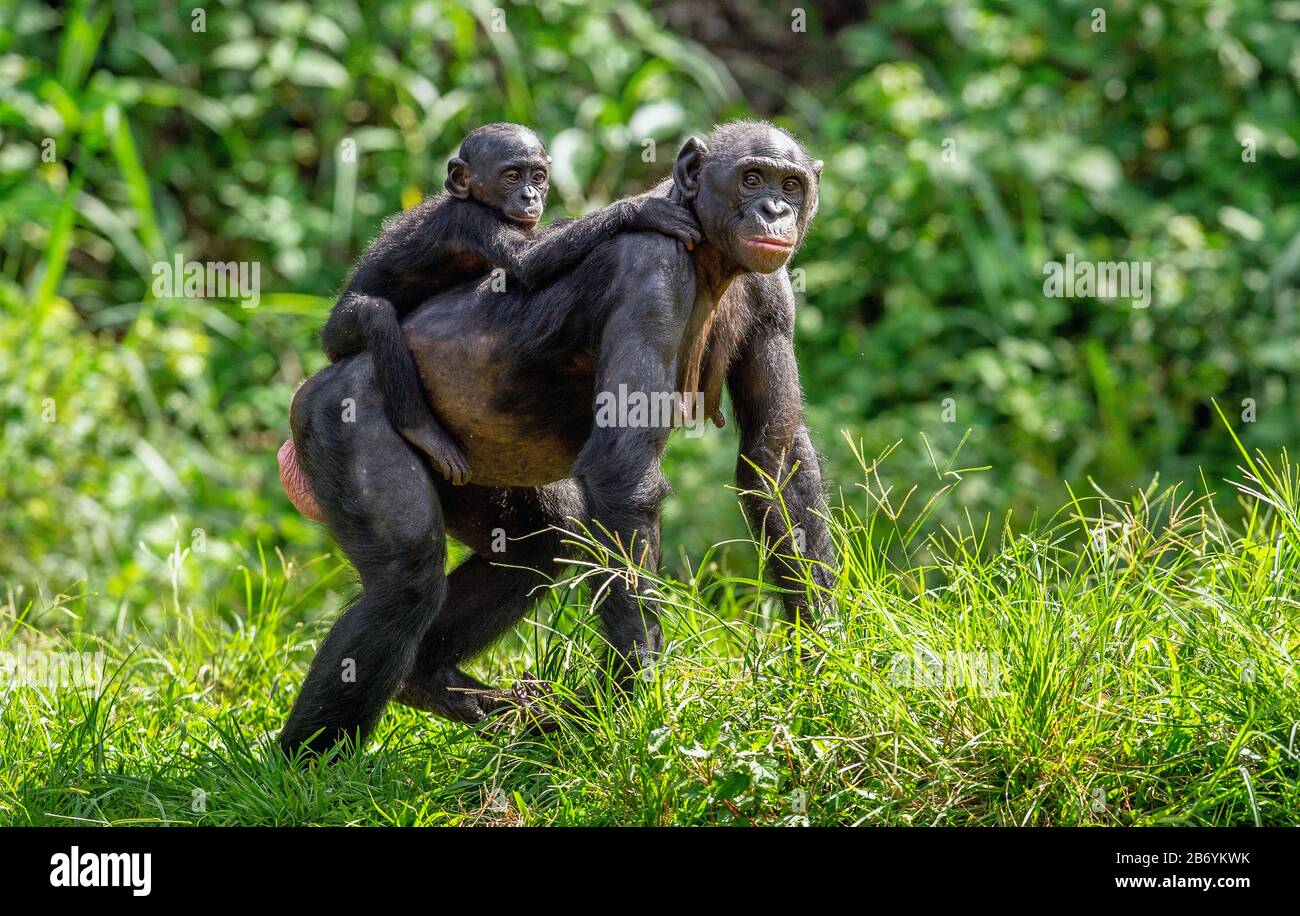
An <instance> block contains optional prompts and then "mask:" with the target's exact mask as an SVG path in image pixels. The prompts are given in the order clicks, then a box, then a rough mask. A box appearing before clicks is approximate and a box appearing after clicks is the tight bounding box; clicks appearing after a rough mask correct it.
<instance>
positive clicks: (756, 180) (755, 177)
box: [741, 172, 763, 188]
mask: <svg viewBox="0 0 1300 916" xmlns="http://www.w3.org/2000/svg"><path fill="white" fill-rule="evenodd" d="M741 180H742V181H743V182H744V183H745V187H747V188H756V187H758V186H759V185H761V184H762V183H763V176H762V175H760V174H758V172H746V173H745V177H744V178H743V179H741Z"/></svg>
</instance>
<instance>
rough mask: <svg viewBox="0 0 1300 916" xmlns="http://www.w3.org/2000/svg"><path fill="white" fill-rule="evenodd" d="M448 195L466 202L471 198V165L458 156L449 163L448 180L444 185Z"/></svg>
mask: <svg viewBox="0 0 1300 916" xmlns="http://www.w3.org/2000/svg"><path fill="white" fill-rule="evenodd" d="M442 186H443V187H444V188H446V189H447V193H448V194H451V195H452V196H453V197H459V198H460V199H461V200H465V199H466V198H467V197H469V165H468V163H466V162H465V160H464V159H462V158H460V157H459V156H457V157H456V158H455V159H452V160H451V162H448V163H447V180H446V181H444V182H443V183H442Z"/></svg>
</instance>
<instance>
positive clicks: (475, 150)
mask: <svg viewBox="0 0 1300 916" xmlns="http://www.w3.org/2000/svg"><path fill="white" fill-rule="evenodd" d="M548 187H549V159H548V157H547V156H546V150H545V148H544V147H543V146H542V142H541V140H540V139H538V137H537V135H536V134H534V133H533V132H532V131H531V130H529V129H528V128H526V127H523V126H521V125H518V124H489V125H487V126H485V127H480V128H478V129H477V130H475V131H473V132H472V133H471V134H470V135H469V136H468V137H466V138H465V140H464V142H463V143H462V144H461V147H460V154H459V155H458V156H457V157H456V158H454V159H452V160H451V162H450V163H448V167H447V181H446V188H447V193H445V194H439V195H437V196H435V197H433V198H431V199H429V200H427V201H425V202H424V203H421V204H420V205H419V206H417V207H414V208H413V209H411V210H408V211H406V212H403V213H400V214H397V215H396V216H394V217H392V218H390V219H389V220H387V221H386V222H385V223H384V227H383V229H382V231H381V232H380V234H379V236H378V238H376V239H375V241H374V242H373V243H371V245H370V247H369V248H368V249H367V250H366V253H365V254H364V255H362V257H361V259H360V261H358V263H357V266H356V268H355V270H354V271H353V274H352V277H351V279H350V280H349V281H348V285H347V288H346V289H345V290H344V291H343V294H342V296H341V297H340V298H339V301H338V302H337V303H336V304H335V306H334V308H333V310H332V311H331V312H330V316H329V320H328V321H327V322H326V324H325V327H324V329H323V330H322V331H321V345H322V346H323V347H324V350H325V353H326V355H328V356H329V358H330V360H331V361H333V362H337V361H338V360H340V359H343V358H345V357H348V356H352V355H353V354H356V353H359V352H361V351H362V350H368V351H369V352H370V354H371V358H372V360H373V362H374V366H375V375H376V380H377V382H378V385H379V388H380V391H381V392H382V393H383V397H384V411H385V414H386V415H387V417H388V418H389V421H390V422H391V423H392V424H393V426H394V428H395V429H397V431H398V432H399V433H401V434H402V435H403V436H404V437H406V439H407V440H408V441H410V442H411V443H412V444H413V445H415V446H417V447H418V448H420V449H421V450H422V451H424V452H425V453H426V454H427V455H428V456H429V458H430V459H431V460H432V461H433V463H434V464H435V466H437V467H438V469H439V471H441V472H442V474H443V476H444V477H446V478H447V479H449V480H451V481H452V482H453V483H456V484H462V483H465V482H467V481H468V480H469V476H470V473H469V467H468V465H467V463H466V461H465V457H464V455H463V454H462V452H461V450H460V448H459V446H458V444H457V443H456V442H455V440H454V439H453V438H452V437H451V436H449V435H448V434H447V432H446V430H445V429H443V427H442V425H441V424H440V423H439V422H438V421H437V420H436V419H435V417H434V416H433V414H432V413H431V412H430V410H429V405H428V402H427V400H426V399H425V396H424V392H423V387H422V386H421V383H420V378H419V375H418V374H417V372H416V367H415V363H414V362H413V361H412V359H411V355H410V353H409V352H408V350H407V348H406V345H405V343H404V342H403V340H402V331H401V321H402V319H403V318H405V317H406V316H407V315H408V314H409V313H410V312H411V311H413V310H414V309H415V308H416V307H417V306H418V305H420V304H421V303H422V302H424V301H425V300H426V299H428V297H429V296H430V295H432V294H433V293H435V292H437V291H439V290H441V289H443V288H445V287H447V286H449V285H451V284H453V283H456V282H459V281H463V280H467V279H470V278H474V277H479V276H482V275H483V274H486V273H487V272H488V271H489V270H491V269H492V268H493V267H500V268H503V269H504V270H505V271H506V273H507V274H508V275H509V276H510V277H513V278H514V279H515V280H517V281H518V282H519V283H521V284H523V286H524V287H525V288H526V289H534V288H536V287H538V286H540V285H541V284H543V283H545V282H546V281H547V280H548V279H549V278H550V277H552V276H554V275H555V274H557V273H559V272H561V271H564V270H567V269H569V268H570V267H572V266H573V265H574V264H576V263H577V262H578V261H580V260H581V259H582V258H583V257H584V256H586V254H587V253H588V252H590V251H591V249H592V248H594V247H595V246H596V245H598V244H599V243H600V242H602V241H605V240H606V239H609V238H612V237H613V236H614V235H615V234H616V233H619V232H623V231H635V230H643V229H653V230H657V231H660V232H664V233H667V234H670V235H673V236H675V237H677V238H680V239H682V240H683V241H684V242H686V243H687V244H688V245H693V244H694V242H695V241H697V240H698V239H699V232H698V229H697V227H696V226H695V225H694V221H693V220H692V219H691V217H690V214H689V213H688V212H686V211H685V210H683V209H681V208H677V207H668V206H665V205H664V201H661V200H656V199H651V198H648V197H641V198H634V199H631V200H621V201H618V202H616V203H615V204H613V205H611V206H609V207H606V208H604V209H603V210H598V211H596V212H595V213H592V214H589V215H588V216H585V217H583V218H582V219H578V220H560V221H557V222H555V223H552V224H551V225H549V226H547V227H545V228H544V229H541V230H538V231H536V232H532V230H533V227H534V226H536V224H537V221H538V220H539V219H540V218H541V215H542V209H543V206H544V204H545V201H546V192H547V189H548ZM530 232H531V234H530Z"/></svg>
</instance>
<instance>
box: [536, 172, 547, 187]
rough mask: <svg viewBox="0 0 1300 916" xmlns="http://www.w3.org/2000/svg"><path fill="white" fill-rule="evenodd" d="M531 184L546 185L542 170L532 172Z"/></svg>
mask: <svg viewBox="0 0 1300 916" xmlns="http://www.w3.org/2000/svg"><path fill="white" fill-rule="evenodd" d="M533 184H546V172H545V171H543V170H542V169H538V170H537V171H535V172H533Z"/></svg>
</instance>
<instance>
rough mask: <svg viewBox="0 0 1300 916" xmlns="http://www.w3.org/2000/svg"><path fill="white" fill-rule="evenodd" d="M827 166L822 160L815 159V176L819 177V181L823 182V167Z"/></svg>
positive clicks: (813, 166)
mask: <svg viewBox="0 0 1300 916" xmlns="http://www.w3.org/2000/svg"><path fill="white" fill-rule="evenodd" d="M825 164H826V163H824V162H822V161H821V160H820V159H814V160H813V161H812V170H813V174H814V175H816V176H817V180H818V181H821V180H822V166H823V165H825Z"/></svg>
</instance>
